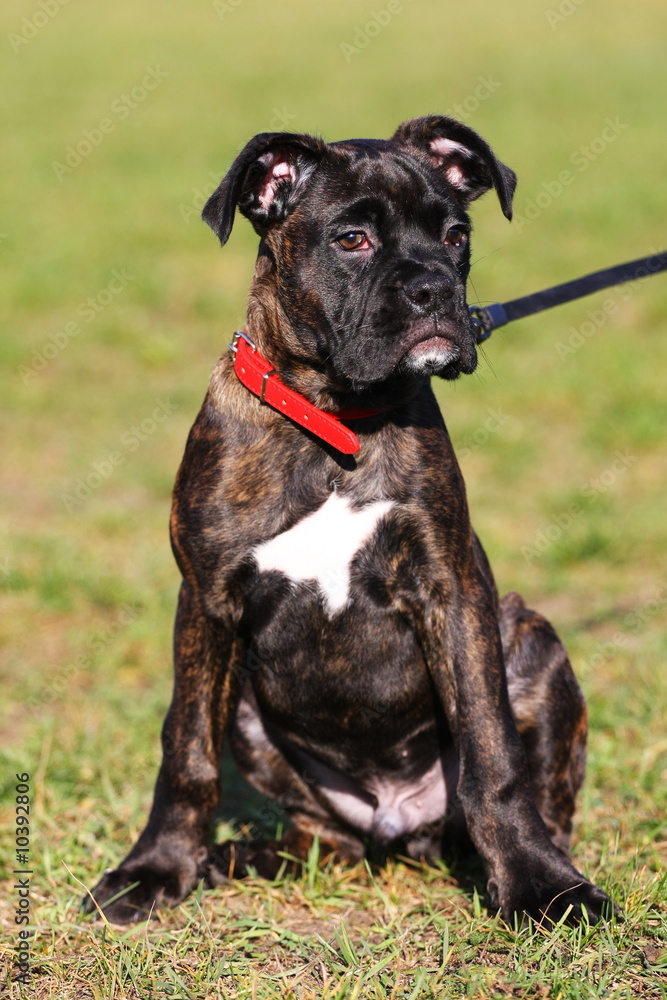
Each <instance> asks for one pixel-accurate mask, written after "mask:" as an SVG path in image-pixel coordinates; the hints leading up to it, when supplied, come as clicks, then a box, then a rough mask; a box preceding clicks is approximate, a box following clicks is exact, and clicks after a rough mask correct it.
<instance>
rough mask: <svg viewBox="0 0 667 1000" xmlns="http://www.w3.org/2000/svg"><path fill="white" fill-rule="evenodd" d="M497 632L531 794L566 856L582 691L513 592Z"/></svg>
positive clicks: (553, 639)
mask: <svg viewBox="0 0 667 1000" xmlns="http://www.w3.org/2000/svg"><path fill="white" fill-rule="evenodd" d="M500 631H501V636H502V642H503V652H504V656H505V666H506V671H507V683H508V688H509V695H510V703H511V707H512V712H513V714H514V718H515V721H516V724H517V728H518V730H519V735H520V736H521V740H522V742H523V745H524V748H525V751H526V756H527V758H528V771H529V775H530V782H531V789H532V793H533V796H534V798H535V802H536V804H537V808H538V811H539V813H540V816H541V817H542V819H543V820H544V823H545V824H546V827H547V830H548V831H549V834H550V836H551V839H552V841H553V843H554V845H555V846H556V847H557V848H558V849H559V850H560V851H562V853H563V854H565V855H566V856H567V855H568V854H569V847H570V834H571V830H572V814H573V812H574V806H575V796H576V794H577V791H578V790H579V788H580V786H581V784H582V782H583V779H584V772H585V767H586V731H587V726H586V703H585V701H584V696H583V694H582V693H581V689H580V687H579V685H578V683H577V680H576V678H575V676H574V673H573V671H572V667H571V666H570V661H569V659H568V657H567V653H566V652H565V648H564V647H563V644H562V643H561V641H560V639H559V638H558V636H557V635H556V633H555V631H554V629H553V628H552V626H551V625H550V624H549V622H548V621H547V620H546V619H545V618H543V617H542V616H541V615H540V614H538V613H537V612H535V611H531V610H529V609H528V608H526V606H525V605H524V603H523V601H522V599H521V597H520V596H519V595H518V594H515V593H510V594H506V595H505V597H503V598H502V600H501V602H500Z"/></svg>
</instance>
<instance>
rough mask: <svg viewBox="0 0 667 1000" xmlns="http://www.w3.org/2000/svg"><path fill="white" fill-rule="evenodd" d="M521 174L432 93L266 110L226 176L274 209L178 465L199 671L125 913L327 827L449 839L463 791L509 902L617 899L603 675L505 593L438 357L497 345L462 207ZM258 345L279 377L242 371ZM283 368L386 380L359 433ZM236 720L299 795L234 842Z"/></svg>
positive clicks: (181, 618)
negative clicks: (280, 128)
mask: <svg viewBox="0 0 667 1000" xmlns="http://www.w3.org/2000/svg"><path fill="white" fill-rule="evenodd" d="M515 182H516V178H515V175H514V174H513V172H512V171H511V170H509V169H508V168H507V167H506V166H504V165H503V164H502V163H500V162H499V161H498V160H497V159H496V157H495V156H494V154H493V153H492V151H491V149H490V148H489V146H488V145H487V144H486V142H484V141H483V140H482V139H481V138H480V137H479V136H478V135H477V134H476V133H475V132H473V131H472V130H471V129H469V128H468V127H467V126H465V125H462V124H459V123H458V122H455V121H453V120H451V119H449V118H443V117H439V116H432V117H428V118H417V119H413V120H412V121H408V122H405V123H404V124H403V125H401V126H400V127H399V128H398V130H397V131H396V133H395V134H394V136H393V137H392V139H391V140H389V141H378V140H370V139H354V140H349V141H346V142H337V143H332V144H330V145H328V144H326V143H325V142H323V141H322V140H320V139H317V138H314V137H313V136H310V135H293V134H287V133H269V134H262V135H258V136H255V138H254V139H252V140H251V141H250V142H249V143H248V145H247V146H246V147H245V149H244V150H243V152H242V153H241V154H240V155H239V157H238V158H237V159H236V161H235V162H234V164H233V165H232V168H231V170H230V171H229V173H228V174H227V176H226V177H225V178H224V179H223V181H222V183H221V184H220V186H219V187H218V189H217V190H216V191H215V193H214V194H213V195H212V196H211V198H210V199H209V201H208V203H207V205H206V207H205V209H204V219H205V220H206V222H208V224H209V225H210V226H211V227H212V228H213V229H214V230H215V232H216V233H217V235H218V236H219V238H220V241H221V243H223V244H224V243H225V241H226V240H227V238H228V236H229V233H230V230H231V228H232V222H233V218H234V213H235V209H236V207H237V206H238V207H239V209H240V210H241V212H242V213H243V214H244V215H245V216H246V217H247V218H248V219H250V221H251V222H252V224H253V226H254V228H255V230H256V231H257V232H258V234H259V236H260V237H261V243H260V248H259V257H258V261H257V268H256V271H255V276H254V280H253V284H252V289H251V293H250V304H249V309H248V319H247V334H248V336H249V338H250V339H251V341H252V342H253V344H254V349H253V348H252V347H250V346H249V345H248V344H247V343H246V342H245V341H240V342H239V341H238V339H237V344H236V346H237V347H238V348H239V350H241V348H243V352H244V354H243V357H244V358H245V362H243V361H242V362H239V360H238V359H239V357H241V355H240V354H237V355H236V366H237V367H236V369H235V367H234V361H233V358H232V357H231V356H228V355H225V356H223V357H222V358H221V360H220V361H219V363H218V365H217V367H216V369H215V372H214V374H213V378H212V381H211V385H210V388H209V392H208V395H207V397H206V400H205V402H204V405H203V408H202V411H201V413H200V414H199V417H198V418H197V421H196V423H195V425H194V427H193V429H192V432H191V434H190V437H189V440H188V444H187V448H186V451H185V457H184V459H183V463H182V465H181V469H180V472H179V475H178V480H177V483H176V488H175V492H174V503H173V515H172V522H171V524H172V539H173V547H174V552H175V554H176V559H177V561H178V564H179V566H180V569H181V571H182V573H183V585H182V588H181V594H180V600H179V606H178V614H177V618H176V636H175V659H176V668H175V670H176V674H175V686H174V696H173V701H172V704H171V708H170V709H169V713H168V715H167V719H166V721H165V725H164V731H163V748H164V759H163V763H162V767H161V769H160V773H159V776H158V779H157V786H156V790H155V801H154V804H153V808H152V811H151V814H150V818H149V820H148V825H147V827H146V829H145V830H144V832H143V833H142V834H141V836H140V838H139V840H138V842H137V844H136V845H135V847H134V848H133V850H132V851H131V852H130V854H129V855H128V857H127V858H126V859H125V861H124V862H123V863H122V864H121V866H120V867H119V868H118V869H116V870H114V871H110V872H108V873H107V874H106V875H105V876H104V877H103V879H102V881H101V882H100V883H99V885H98V886H97V888H96V889H95V892H94V895H95V898H96V900H97V902H98V903H99V904H100V905H101V906H104V907H105V912H106V914H107V916H108V917H109V919H110V920H114V921H118V922H125V921H132V920H137V919H140V918H143V917H146V916H147V915H148V913H149V912H150V910H151V908H152V907H154V906H155V905H169V906H173V905H174V904H176V903H178V902H179V901H180V900H182V899H183V898H184V897H185V896H186V895H187V894H188V893H189V892H190V891H191V889H192V888H193V886H195V885H196V883H197V880H198V879H200V878H202V877H204V876H205V877H206V878H207V880H208V882H209V883H213V884H215V883H216V882H218V881H220V880H221V879H224V878H226V877H231V876H233V877H243V875H244V874H245V873H246V871H247V867H248V866H253V867H254V868H255V869H256V870H257V871H258V872H259V873H260V874H264V875H266V876H269V877H271V876H273V875H275V874H276V872H277V870H278V869H279V867H280V865H281V858H280V857H279V856H278V852H280V851H287V852H289V853H290V854H292V855H296V856H297V857H301V858H303V857H305V855H306V852H307V850H308V847H309V846H310V844H311V843H312V840H313V837H314V835H318V836H319V838H320V843H321V845H322V847H323V849H324V852H325V853H327V852H328V853H335V854H336V855H337V856H338V857H340V858H344V859H348V860H350V861H354V860H357V859H359V858H361V857H363V855H364V853H365V851H366V848H367V845H368V844H369V843H373V842H374V843H376V844H380V845H383V846H385V847H390V848H394V847H396V848H400V850H402V851H407V852H408V853H409V854H411V855H412V856H413V857H431V856H434V855H438V854H439V852H440V851H441V846H442V843H443V838H446V837H447V834H448V831H451V830H452V828H453V827H454V826H455V825H456V823H457V820H458V822H459V824H460V823H461V821H462V819H463V818H464V820H465V825H466V827H467V831H468V833H469V835H470V837H471V839H472V841H473V843H474V845H475V847H476V848H477V850H478V852H479V854H480V855H481V856H482V858H483V860H484V863H485V865H486V869H487V873H488V891H489V895H490V897H491V901H492V903H493V906H497V907H500V909H501V911H502V914H503V916H504V917H505V918H510V917H511V916H512V915H513V914H515V913H519V914H521V913H527V914H529V915H530V916H531V917H533V918H535V919H537V920H539V919H542V918H543V916H544V915H545V914H546V915H547V918H548V919H551V920H557V919H559V918H560V917H561V916H562V915H563V913H564V911H565V910H566V908H567V907H569V906H570V905H571V906H572V907H573V909H572V917H573V918H577V917H579V916H580V914H581V908H582V907H584V906H585V908H586V910H587V912H588V914H589V916H590V917H591V919H592V920H597V919H599V917H600V915H601V914H602V913H603V912H606V911H607V910H608V908H609V900H608V898H607V897H606V896H605V894H604V893H603V892H602V891H601V890H600V889H598V888H596V886H594V885H592V884H591V883H590V882H588V881H587V880H586V879H585V878H584V877H583V876H582V875H580V873H579V872H578V871H577V870H576V869H575V868H573V867H572V865H571V864H570V861H569V860H568V846H569V839H570V831H571V819H572V813H573V810H574V802H575V795H576V792H577V790H578V788H579V786H580V785H581V782H582V779H583V776H584V763H585V742H586V709H585V705H584V699H583V697H582V694H581V691H580V690H579V687H578V685H577V682H576V680H575V678H574V675H573V673H572V669H571V667H570V664H569V661H568V658H567V655H566V652H565V650H564V648H563V646H562V645H561V643H560V641H559V639H558V637H557V636H556V634H555V632H554V631H553V629H552V627H551V625H550V624H549V623H548V622H547V621H545V619H544V618H542V617H541V616H540V615H538V614H537V613H536V612H534V611H530V610H528V609H527V608H526V607H525V606H524V604H523V601H522V600H521V598H520V597H519V596H518V595H516V594H509V595H507V596H506V597H504V598H503V599H502V600H499V599H498V595H497V592H496V588H495V585H494V581H493V576H492V574H491V569H490V567H489V564H488V562H487V560H486V557H485V555H484V552H483V550H482V547H481V545H480V544H479V542H478V540H477V538H476V536H475V535H474V533H473V530H472V528H471V525H470V518H469V514H468V506H467V502H466V493H465V487H464V484H463V479H462V477H461V472H460V470H459V467H458V465H457V462H456V458H455V457H454V452H453V450H452V445H451V443H450V440H449V436H448V434H447V430H446V428H445V425H444V423H443V420H442V417H441V415H440V411H439V409H438V406H437V404H436V401H435V398H434V396H433V393H432V391H431V388H430V385H429V380H430V377H431V376H432V375H438V376H440V377H441V378H444V379H455V378H457V377H458V376H459V375H460V374H461V373H462V372H463V373H469V372H472V371H474V370H475V366H476V364H477V354H476V346H475V330H474V329H473V326H472V325H471V322H470V319H469V316H468V309H467V306H466V279H467V276H468V270H469V262H470V246H469V233H470V222H469V219H468V216H467V214H466V211H465V210H466V208H467V207H468V205H469V203H470V202H471V201H473V200H474V199H475V198H477V197H478V196H479V195H481V194H483V192H484V191H486V190H487V189H489V188H491V187H494V188H495V189H496V192H497V194H498V198H499V200H500V204H501V206H502V210H503V212H504V214H505V215H506V216H507V217H508V218H510V217H511V203H512V195H513V192H514V187H515ZM257 359H260V360H259V361H257ZM261 359H266V361H267V363H266V364H265V366H264V371H266V372H269V371H270V370H271V368H273V369H275V371H276V373H277V375H272V376H270V377H268V378H264V379H263V380H261V381H262V386H263V388H264V389H265V390H267V398H266V400H265V401H264V402H265V405H262V404H261V402H260V400H258V398H257V397H256V395H254V394H253V392H251V391H249V389H248V388H246V387H245V385H244V384H242V383H241V381H240V380H239V379H240V378H241V376H242V374H243V372H245V371H246V368H245V367H244V364H246V363H247V364H248V365H252V363H253V360H254V361H257V363H259V364H263V363H264V362H262V361H261ZM237 375H238V377H237ZM260 378H261V376H260ZM277 379H279V382H278V381H276V380H277ZM269 383H270V390H271V392H272V393H273V396H272V397H271V399H272V401H273V403H274V405H275V406H276V407H278V409H276V408H274V406H272V405H266V403H267V402H268V401H269V391H268V389H269V385H268V384H269ZM283 386H286V387H288V388H289V389H291V390H294V391H295V392H296V393H299V394H300V396H301V397H305V399H306V400H308V401H309V403H310V404H315V406H316V407H318V408H320V409H323V410H326V411H341V410H345V409H347V408H349V407H351V406H353V407H357V408H358V407H362V408H364V410H365V412H366V415H365V416H363V417H362V418H361V419H358V418H357V419H355V420H350V419H348V422H347V427H348V430H345V427H346V424H345V423H344V422H341V421H336V420H330V421H329V423H330V424H337V426H338V427H339V428H342V430H343V433H344V434H349V430H351V429H353V430H354V431H355V432H356V434H357V435H358V439H359V442H360V450H359V451H358V452H357V453H356V454H355V455H354V457H352V455H350V454H344V453H343V451H347V452H350V451H354V448H355V445H354V438H352V442H353V443H352V445H351V446H350V447H344V446H341V445H340V442H339V440H338V438H336V437H334V438H331V434H330V431H327V432H326V433H324V432H323V433H322V436H323V437H324V438H325V440H324V441H323V440H322V437H321V436H320V435H319V433H318V434H314V433H311V432H310V431H308V430H306V429H304V428H303V427H302V426H300V423H302V424H305V425H306V426H311V427H312V426H315V425H316V423H317V419H318V414H317V412H316V410H315V409H314V407H312V406H311V407H308V406H306V408H305V409H304V411H303V413H304V414H305V416H304V415H303V414H301V416H300V417H299V415H298V414H296V416H295V413H296V411H294V410H291V411H288V412H290V414H291V416H294V417H295V419H289V417H288V416H285V415H283V414H282V413H281V412H278V410H279V409H280V399H279V398H278V396H282V395H285V394H284V391H283V388H282V387H283ZM254 391H255V392H258V391H259V389H258V388H257V386H255V388H254ZM297 401H298V397H297ZM309 415H310V416H309ZM311 417H312V419H313V423H310V424H309V422H308V421H309V420H310V419H311ZM297 420H300V423H299V422H296V421H297ZM324 420H325V422H326V418H324ZM327 426H328V425H327ZM326 440H329V443H328V444H327V443H326ZM341 447H342V448H343V450H342V451H341V450H340V449H341ZM226 735H228V736H229V739H230V741H231V745H232V748H233V751H234V754H235V756H236V759H237V761H238V763H239V765H240V767H241V770H242V771H243V773H244V774H245V775H246V777H247V778H248V779H249V781H251V782H252V784H253V785H255V787H256V788H258V789H259V790H260V791H262V792H264V793H265V794H266V795H269V796H271V797H273V798H275V799H277V800H278V801H279V802H280V803H281V805H282V806H284V807H285V808H286V809H287V811H288V813H289V814H290V816H291V819H292V822H293V827H292V828H291V829H290V830H289V831H288V832H287V834H286V835H285V837H284V838H283V839H282V840H281V841H278V842H275V841H259V840H258V841H252V842H238V843H236V844H234V845H233V846H231V845H218V846H217V847H212V848H209V846H208V834H209V825H210V822H211V817H212V814H213V810H214V809H215V807H216V804H217V802H218V798H219V781H220V779H219V774H220V755H221V751H222V745H223V740H224V738H225V736H226ZM135 883H138V885H135ZM124 890H127V891H125V894H124V895H122V896H121V897H120V898H117V899H115V901H114V900H113V897H117V896H118V894H119V893H122V892H123V891H124Z"/></svg>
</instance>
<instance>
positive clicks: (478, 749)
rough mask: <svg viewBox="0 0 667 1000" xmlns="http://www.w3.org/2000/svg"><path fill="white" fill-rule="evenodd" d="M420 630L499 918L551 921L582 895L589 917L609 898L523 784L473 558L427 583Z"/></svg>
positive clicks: (485, 596) (488, 598)
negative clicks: (552, 832) (436, 582)
mask: <svg viewBox="0 0 667 1000" xmlns="http://www.w3.org/2000/svg"><path fill="white" fill-rule="evenodd" d="M420 619H421V620H420V625H419V626H418V634H419V638H420V643H421V646H422V649H423V651H424V654H425V657H426V660H427V664H428V667H429V670H430V672H431V675H432V677H433V680H434V682H435V686H436V689H437V691H438V693H439V695H440V698H441V700H442V703H443V705H444V708H445V711H446V714H447V717H448V720H449V723H450V727H451V729H452V733H453V736H454V739H455V742H456V745H457V748H458V753H459V760H460V772H459V784H458V794H459V798H460V800H461V804H462V806H463V811H464V814H465V818H466V822H467V826H468V830H469V833H470V836H471V838H472V841H473V843H474V844H475V847H476V848H477V850H478V851H479V853H480V855H481V856H482V858H483V860H484V862H485V865H486V869H487V873H488V877H489V878H488V891H489V894H490V896H491V899H492V901H493V903H494V905H497V906H499V907H500V909H501V911H502V914H503V916H504V917H505V919H510V918H511V917H512V916H513V914H516V913H518V914H522V913H527V914H528V915H529V916H531V917H532V918H533V919H535V920H538V921H539V920H542V919H544V917H545V915H546V918H547V920H549V921H557V920H558V919H560V917H562V916H563V914H564V913H565V911H566V909H567V908H568V906H570V905H571V906H572V911H571V918H573V919H577V918H578V917H579V916H581V907H582V905H584V906H585V907H586V910H587V912H588V915H589V917H590V919H591V920H592V921H595V920H598V919H599V918H600V916H601V915H602V913H603V912H605V911H606V910H607V908H609V910H610V909H611V906H610V904H609V900H608V898H607V896H606V895H605V894H604V893H603V892H602V891H601V890H600V889H598V888H597V887H596V886H594V885H592V884H591V883H590V882H588V881H587V880H586V879H585V878H584V877H583V876H582V875H581V874H580V873H579V872H578V871H577V870H576V869H575V868H574V867H573V866H572V865H571V864H570V862H569V861H568V860H567V859H566V858H565V857H564V856H563V855H562V854H561V853H560V852H559V851H558V850H557V849H556V848H555V847H554V845H553V843H552V842H551V839H550V837H549V835H548V832H547V830H546V827H545V826H544V823H543V822H542V819H541V818H540V816H539V814H538V811H537V808H536V805H535V803H534V801H533V799H532V796H531V793H530V784H529V778H528V769H527V763H526V758H525V753H524V750H523V746H522V743H521V740H520V738H519V735H518V732H517V729H516V725H515V723H514V719H513V716H512V713H511V709H510V702H509V696H508V692H507V681H506V677H505V667H504V662H503V653H502V646H501V641H500V634H499V629H498V624H497V623H498V618H497V609H496V606H495V601H494V597H493V594H492V592H491V590H490V587H489V584H488V581H486V580H485V579H484V578H483V577H482V574H481V573H480V571H479V569H477V567H474V568H472V569H470V570H468V572H462V573H460V574H459V575H458V578H454V577H453V576H451V575H448V579H447V581H446V582H443V584H442V586H441V587H435V588H433V589H432V590H431V591H430V594H429V597H428V599H427V600H426V601H425V603H424V606H423V608H422V610H421V615H420Z"/></svg>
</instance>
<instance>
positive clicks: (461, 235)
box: [445, 226, 468, 247]
mask: <svg viewBox="0 0 667 1000" xmlns="http://www.w3.org/2000/svg"><path fill="white" fill-rule="evenodd" d="M467 236H468V234H467V232H466V231H465V229H462V228H461V226H452V227H451V228H450V229H448V230H447V232H446V233H445V243H446V244H447V246H450V247H462V246H463V244H464V243H465V241H466V239H467Z"/></svg>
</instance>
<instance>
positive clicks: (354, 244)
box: [336, 229, 370, 250]
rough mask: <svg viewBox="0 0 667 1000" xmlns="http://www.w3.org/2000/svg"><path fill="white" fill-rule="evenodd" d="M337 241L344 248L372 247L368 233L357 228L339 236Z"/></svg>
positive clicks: (361, 248)
mask: <svg viewBox="0 0 667 1000" xmlns="http://www.w3.org/2000/svg"><path fill="white" fill-rule="evenodd" d="M336 243H337V244H338V245H339V246H340V247H342V248H343V250H367V249H368V248H369V247H370V243H369V242H368V237H367V236H366V233H362V232H359V231H358V230H356V229H354V230H351V231H350V232H349V233H344V234H343V235H342V236H339V237H338V239H337V240H336Z"/></svg>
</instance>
